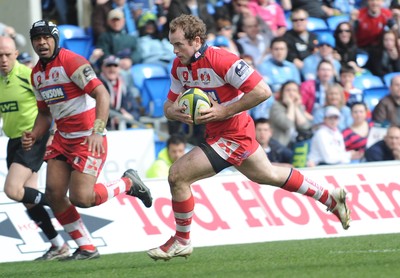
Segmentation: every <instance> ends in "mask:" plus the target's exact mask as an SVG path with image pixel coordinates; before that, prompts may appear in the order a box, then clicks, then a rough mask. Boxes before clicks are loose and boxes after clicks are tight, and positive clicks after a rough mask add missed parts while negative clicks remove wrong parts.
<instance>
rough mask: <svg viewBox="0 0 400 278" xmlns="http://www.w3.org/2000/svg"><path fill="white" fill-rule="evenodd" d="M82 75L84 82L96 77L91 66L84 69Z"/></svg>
mask: <svg viewBox="0 0 400 278" xmlns="http://www.w3.org/2000/svg"><path fill="white" fill-rule="evenodd" d="M82 73H83V75H84V76H85V79H86V81H90V80H92V79H93V78H95V77H96V73H95V72H94V71H93V69H92V67H91V66H87V67H85V68H84V69H83V71H82Z"/></svg>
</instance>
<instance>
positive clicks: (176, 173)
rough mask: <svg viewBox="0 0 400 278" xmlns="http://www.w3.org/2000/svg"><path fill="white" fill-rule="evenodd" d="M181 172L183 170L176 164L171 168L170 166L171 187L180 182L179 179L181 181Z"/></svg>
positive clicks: (169, 179) (169, 178)
mask: <svg viewBox="0 0 400 278" xmlns="http://www.w3.org/2000/svg"><path fill="white" fill-rule="evenodd" d="M181 173H182V171H180V170H179V169H178V167H176V166H174V165H172V166H171V168H169V175H168V182H169V184H170V186H171V187H173V186H174V185H175V184H177V183H178V181H180V179H181Z"/></svg>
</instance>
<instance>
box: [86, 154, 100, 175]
mask: <svg viewBox="0 0 400 278" xmlns="http://www.w3.org/2000/svg"><path fill="white" fill-rule="evenodd" d="M101 163H102V160H101V158H95V157H92V156H88V158H87V160H86V163H85V167H84V168H83V172H84V173H86V174H89V175H92V176H96V177H97V175H98V174H99V171H100V169H101Z"/></svg>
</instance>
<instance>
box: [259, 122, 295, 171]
mask: <svg viewBox="0 0 400 278" xmlns="http://www.w3.org/2000/svg"><path fill="white" fill-rule="evenodd" d="M255 127H256V140H257V142H258V143H259V144H260V145H261V147H262V148H263V149H264V151H265V153H266V154H267V156H268V159H269V161H270V162H271V163H272V164H275V165H279V164H280V165H281V166H287V167H293V166H292V160H293V151H292V150H291V149H290V148H288V147H285V146H283V145H282V144H281V143H279V142H278V141H277V140H275V139H274V138H272V134H273V130H272V127H271V124H270V122H269V120H268V119H266V118H259V119H257V120H256V121H255Z"/></svg>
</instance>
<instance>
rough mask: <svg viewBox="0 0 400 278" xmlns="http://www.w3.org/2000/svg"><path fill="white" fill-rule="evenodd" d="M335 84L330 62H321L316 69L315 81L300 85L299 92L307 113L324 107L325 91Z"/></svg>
mask: <svg viewBox="0 0 400 278" xmlns="http://www.w3.org/2000/svg"><path fill="white" fill-rule="evenodd" d="M334 82H335V76H334V68H333V65H332V63H331V62H329V61H327V60H322V61H321V62H320V63H319V64H318V67H317V78H316V80H307V81H304V82H302V83H301V85H300V92H301V96H302V99H303V103H304V105H305V107H306V110H307V112H308V113H312V111H313V110H314V109H316V108H318V107H321V106H324V105H325V91H326V90H327V89H328V86H329V85H330V84H333V83H334Z"/></svg>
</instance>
